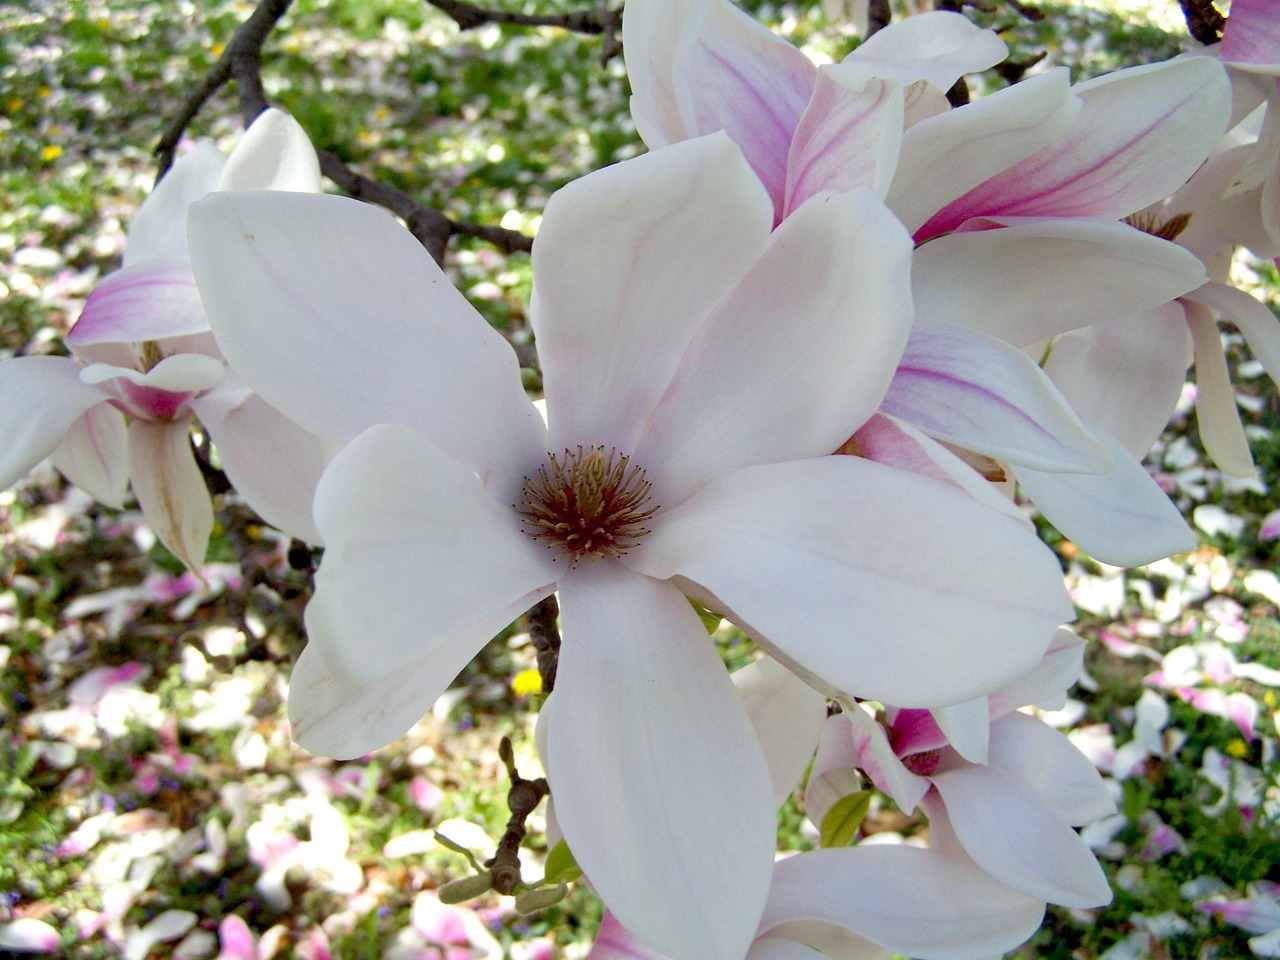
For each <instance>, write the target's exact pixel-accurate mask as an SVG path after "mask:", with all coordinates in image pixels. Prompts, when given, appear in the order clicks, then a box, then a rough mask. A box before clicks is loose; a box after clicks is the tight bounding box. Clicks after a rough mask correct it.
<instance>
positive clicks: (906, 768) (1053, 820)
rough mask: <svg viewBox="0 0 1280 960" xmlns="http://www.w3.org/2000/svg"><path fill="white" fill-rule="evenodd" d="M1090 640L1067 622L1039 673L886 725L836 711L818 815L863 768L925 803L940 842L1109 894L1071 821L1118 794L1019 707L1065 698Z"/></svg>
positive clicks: (1039, 886) (812, 798)
mask: <svg viewBox="0 0 1280 960" xmlns="http://www.w3.org/2000/svg"><path fill="white" fill-rule="evenodd" d="M1083 646H1084V641H1083V640H1081V639H1080V638H1079V637H1077V636H1076V635H1075V634H1073V633H1071V632H1070V631H1069V630H1062V631H1060V633H1059V637H1058V639H1057V642H1056V643H1055V644H1054V646H1053V647H1052V648H1051V649H1050V650H1049V652H1048V653H1047V654H1046V655H1045V659H1044V660H1043V661H1042V662H1041V664H1040V665H1039V666H1038V667H1037V668H1036V669H1035V670H1034V671H1032V672H1031V673H1029V674H1028V675H1027V676H1025V677H1023V678H1021V679H1020V680H1018V681H1017V682H1015V683H1014V684H1012V685H1010V686H1009V687H1008V688H1006V689H1004V690H1002V691H1000V692H998V693H996V694H994V695H992V696H991V697H989V698H985V699H983V700H980V701H978V702H977V703H976V704H973V705H965V707H963V708H957V707H953V708H950V710H949V711H934V712H933V713H932V714H931V713H930V712H929V711H924V710H899V709H895V708H889V709H888V710H887V711H886V715H885V718H884V721H883V724H882V723H881V722H878V721H877V720H876V719H874V718H873V717H872V716H871V715H870V714H869V713H867V712H866V711H865V710H864V709H862V708H860V707H854V708H853V709H850V710H847V711H845V712H844V713H841V714H837V715H836V716H833V717H831V718H830V719H829V720H828V721H827V729H826V730H825V731H824V734H823V741H822V745H821V746H820V747H819V749H818V756H817V759H816V760H815V761H814V765H813V770H812V772H811V774H810V780H809V794H808V797H809V802H808V803H807V812H808V814H809V816H810V818H811V819H812V820H813V821H814V822H815V823H822V821H823V819H824V817H825V815H826V812H827V810H828V809H829V808H830V803H828V802H826V801H827V800H829V799H832V798H835V799H838V797H834V795H833V792H832V791H830V790H824V789H822V788H823V787H824V785H825V784H826V782H827V781H828V780H835V781H839V780H841V779H843V771H845V770H848V769H850V768H855V767H856V768H860V769H861V770H862V771H863V772H864V773H865V774H866V776H867V777H869V778H870V779H871V782H872V783H874V784H875V785H876V787H878V788H879V789H880V790H883V791H884V792H885V793H887V794H888V795H889V796H890V797H892V798H893V800H894V802H895V803H897V804H898V806H899V808H900V809H902V810H904V811H911V810H914V809H915V808H916V807H917V806H923V808H924V810H925V811H926V812H927V814H928V816H929V832H930V846H931V847H932V848H935V849H938V850H941V851H942V852H945V853H949V854H951V855H954V856H959V857H961V858H964V857H967V858H971V859H972V860H973V861H974V862H975V863H977V864H978V865H979V866H981V867H982V868H983V869H984V870H986V871H987V872H988V873H990V874H991V875H992V876H994V877H996V878H997V879H998V880H1000V881H1001V882H1003V883H1005V884H1008V885H1009V886H1011V887H1013V888H1015V889H1017V890H1021V891H1023V892H1024V893H1026V894H1027V895H1029V896H1032V897H1036V898H1039V899H1041V900H1047V901H1050V902H1052V903H1059V904H1063V905H1065V906H1072V907H1090V906H1099V905H1101V904H1104V903H1107V902H1109V901H1110V899H1111V890H1110V888H1109V887H1108V885H1107V880H1106V877H1105V876H1104V875H1103V873H1102V870H1101V868H1100V867H1099V866H1098V862H1097V860H1095V859H1094V857H1093V854H1092V853H1090V851H1089V849H1088V847H1087V846H1086V845H1085V844H1084V842H1083V841H1081V839H1080V837H1079V836H1078V835H1077V834H1076V833H1075V831H1073V830H1072V829H1071V827H1072V826H1079V825H1081V824H1085V823H1089V822H1091V821H1093V820H1096V819H1098V818H1099V817H1102V816H1105V815H1106V814H1109V813H1111V812H1113V811H1114V809H1115V805H1114V803H1113V802H1112V800H1111V797H1110V794H1109V793H1108V792H1107V790H1106V787H1105V785H1104V784H1103V782H1102V778H1101V777H1100V776H1099V775H1098V773H1097V771H1096V770H1095V769H1094V767H1093V765H1092V764H1091V763H1090V762H1089V760H1088V759H1086V758H1085V756H1084V755H1083V754H1081V753H1080V752H1079V751H1078V750H1077V749H1076V748H1075V747H1074V746H1072V744H1071V742H1070V741H1069V740H1067V738H1066V737H1064V736H1063V735H1062V734H1060V733H1058V732H1057V731H1056V730H1054V729H1053V728H1052V727H1050V726H1049V725H1048V724H1046V723H1044V722H1042V721H1040V720H1038V719H1036V718H1034V717H1031V716H1027V715H1026V714H1023V713H1019V712H1017V710H1016V708H1017V707H1019V706H1023V705H1025V704H1031V703H1037V704H1038V703H1044V702H1049V701H1052V702H1054V703H1058V702H1060V701H1061V700H1063V699H1064V691H1065V689H1066V687H1067V686H1069V685H1070V684H1071V683H1072V682H1074V680H1075V678H1076V677H1077V676H1079V673H1080V669H1081V664H1080V658H1081V655H1082V648H1083ZM974 721H976V723H975V722H974ZM975 726H976V728H977V731H978V735H976V736H975V735H974V731H973V729H972V728H973V727H975ZM988 727H989V730H988ZM944 731H946V732H944Z"/></svg>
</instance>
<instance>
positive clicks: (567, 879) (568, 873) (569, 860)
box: [542, 840, 582, 883]
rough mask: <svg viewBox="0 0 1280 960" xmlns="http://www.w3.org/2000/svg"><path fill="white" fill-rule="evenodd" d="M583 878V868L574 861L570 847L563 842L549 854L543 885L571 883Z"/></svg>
mask: <svg viewBox="0 0 1280 960" xmlns="http://www.w3.org/2000/svg"><path fill="white" fill-rule="evenodd" d="M580 876H582V868H581V867H580V866H578V861H577V860H575V859H573V852H572V851H571V850H570V849H569V845H568V844H567V843H565V842H564V841H563V840H561V841H560V842H559V843H557V844H556V845H555V846H554V847H552V848H551V852H550V853H548V854H547V866H546V871H545V876H543V878H542V882H543V883H571V882H573V881H574V880H577V879H578V878H579V877H580Z"/></svg>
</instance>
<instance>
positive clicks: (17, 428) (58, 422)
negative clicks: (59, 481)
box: [0, 357, 108, 490]
mask: <svg viewBox="0 0 1280 960" xmlns="http://www.w3.org/2000/svg"><path fill="white" fill-rule="evenodd" d="M80 370H81V367H80V364H78V363H76V362H75V361H74V360H70V359H68V358H66V357H14V358H12V359H10V360H4V361H0V490H7V489H9V487H11V486H13V485H14V484H15V483H17V482H18V480H20V479H21V478H22V477H23V476H24V475H25V474H26V473H27V472H28V471H29V470H31V468H32V467H34V466H35V465H36V464H38V463H39V462H40V461H41V460H43V459H44V458H45V457H47V456H49V454H51V453H53V451H54V450H55V449H57V447H58V445H59V444H60V443H62V439H63V437H65V436H66V434H67V431H68V430H70V429H71V428H72V426H74V425H75V423H76V421H77V420H79V419H80V418H81V416H83V415H84V413H85V412H86V411H87V410H89V409H90V408H92V407H93V406H95V405H97V404H99V403H102V402H103V401H105V400H106V399H107V396H108V395H107V394H105V393H103V392H102V391H101V390H99V389H98V388H97V387H93V386H90V385H89V384H87V383H82V382H81V380H80Z"/></svg>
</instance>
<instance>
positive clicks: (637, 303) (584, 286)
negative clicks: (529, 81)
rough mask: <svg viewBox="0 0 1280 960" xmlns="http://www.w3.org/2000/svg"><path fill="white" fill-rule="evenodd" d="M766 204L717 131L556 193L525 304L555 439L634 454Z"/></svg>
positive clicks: (737, 267)
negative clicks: (530, 295)
mask: <svg viewBox="0 0 1280 960" xmlns="http://www.w3.org/2000/svg"><path fill="white" fill-rule="evenodd" d="M771 216H772V214H771V211H770V207H769V203H768V199H767V198H766V197H765V195H764V191H763V190H762V189H761V187H760V184H759V182H758V181H757V180H756V177H755V175H754V174H753V173H752V172H751V169H750V168H749V167H748V166H747V164H746V162H745V161H744V160H743V159H742V154H741V152H740V151H739V150H738V148H737V147H736V146H734V145H733V143H732V142H731V141H730V140H729V139H728V138H727V137H725V136H724V134H718V135H715V136H711V137H704V138H701V139H699V140H691V141H686V142H684V143H679V144H676V145H675V146H672V147H668V148H666V149H664V150H658V151H655V152H653V153H649V154H645V155H643V156H640V157H637V158H635V159H634V160H628V161H626V162H625V163H619V164H615V165H614V166H612V167H606V168H605V169H603V170H599V171H597V172H595V173H593V174H590V175H589V176H586V177H583V178H581V179H580V180H576V181H574V182H573V183H571V184H570V185H569V186H567V187H565V188H564V189H562V190H560V191H559V192H558V193H557V194H556V195H555V196H553V197H552V198H551V201H550V202H549V203H548V204H547V209H546V214H545V216H544V218H543V222H542V226H541V227H540V228H539V230H538V243H537V244H536V246H535V249H534V253H533V273H534V288H533V303H532V305H531V307H530V311H531V314H532V323H533V327H534V332H535V334H536V336H537V341H538V354H539V358H540V359H541V361H542V370H543V376H544V382H545V384H546V395H547V417H548V420H549V422H550V424H551V434H550V449H551V450H560V449H563V448H565V447H569V448H574V447H576V446H577V445H578V444H598V445H603V446H614V447H617V449H618V450H619V452H621V453H624V454H631V453H634V452H635V447H636V443H637V441H638V439H639V437H640V433H641V431H642V429H643V428H644V425H645V423H646V421H647V419H648V418H649V416H650V415H651V414H652V411H653V408H654V407H655V406H656V405H657V403H658V401H659V399H661V397H662V394H663V391H664V390H665V389H666V387H667V384H668V383H669V382H670V381H671V378H672V377H673V376H674V375H675V374H676V371H677V369H678V367H679V365H680V363H681V359H682V357H683V356H684V354H685V352H686V349H687V347H688V345H689V342H690V341H691V340H692V339H693V338H694V336H695V335H696V334H697V333H698V330H699V328H700V327H701V326H702V324H703V321H704V318H705V317H706V316H707V314H708V313H710V311H711V310H712V308H713V307H715V306H716V304H717V303H718V302H719V301H720V300H721V299H722V298H723V297H724V296H725V295H726V293H727V292H729V291H730V290H732V289H733V288H734V287H735V285H737V284H738V283H739V281H740V280H741V278H742V277H743V275H744V274H746V272H747V271H748V270H749V269H750V268H751V265H752V264H753V263H755V262H756V260H757V259H758V258H759V257H760V256H761V254H762V252H763V251H764V250H765V249H766V245H767V244H768V243H769V242H770V235H769V231H770V224H771ZM526 469H527V468H526Z"/></svg>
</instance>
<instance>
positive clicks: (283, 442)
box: [191, 380, 338, 545]
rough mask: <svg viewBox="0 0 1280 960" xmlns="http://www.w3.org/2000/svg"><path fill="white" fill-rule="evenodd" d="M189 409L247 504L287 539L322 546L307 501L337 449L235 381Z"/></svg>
mask: <svg viewBox="0 0 1280 960" xmlns="http://www.w3.org/2000/svg"><path fill="white" fill-rule="evenodd" d="M191 409H192V410H193V411H194V412H195V414H196V416H197V417H199V418H200V424H201V426H203V427H204V429H205V430H207V431H208V432H209V437H210V438H211V439H212V440H213V443H214V446H216V447H217V448H218V456H219V457H220V458H221V460H222V468H223V470H225V471H226V473H227V477H228V478H229V479H230V480H231V483H232V485H234V486H235V488H236V492H237V493H239V494H240V496H242V497H243V498H244V499H245V500H246V501H247V502H248V504H249V506H250V507H252V508H253V509H254V511H256V512H257V514H258V515H259V516H260V517H262V519H264V520H266V521H267V523H270V524H271V525H272V526H274V527H277V528H279V529H280V530H283V531H284V532H285V533H287V534H289V535H290V536H291V537H297V538H298V539H299V540H304V541H306V542H307V543H313V544H317V545H318V544H320V542H321V540H320V531H319V530H317V529H316V525H315V522H314V521H313V520H312V518H311V501H312V500H314V499H315V492H316V484H317V483H318V482H319V480H320V474H322V473H323V472H324V468H325V467H326V466H328V464H329V461H330V460H332V459H333V457H334V455H335V454H337V452H338V447H337V445H336V444H334V443H333V442H332V441H327V440H324V439H322V438H320V437H317V436H315V434H311V433H307V431H305V430H303V429H302V427H300V426H298V425H297V424H296V423H294V422H293V421H292V420H290V419H288V418H287V417H285V416H284V414H282V413H280V411H278V410H276V409H275V408H274V407H272V406H271V405H270V404H268V403H267V402H266V401H265V400H263V399H262V398H261V397H259V396H257V395H256V394H253V393H250V392H249V391H248V390H247V388H245V387H244V386H242V385H239V384H237V383H236V382H235V381H234V380H229V381H228V382H227V383H224V384H222V385H220V386H219V388H218V389H216V390H213V391H211V392H210V393H207V394H205V395H204V396H202V397H197V398H196V399H195V400H193V401H191Z"/></svg>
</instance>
